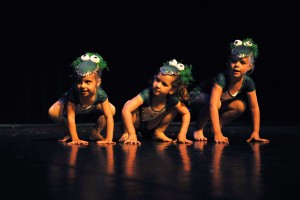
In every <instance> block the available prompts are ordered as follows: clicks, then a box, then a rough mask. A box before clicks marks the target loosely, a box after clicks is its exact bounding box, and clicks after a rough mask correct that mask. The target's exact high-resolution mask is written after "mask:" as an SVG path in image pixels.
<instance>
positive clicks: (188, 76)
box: [160, 59, 194, 86]
mask: <svg viewBox="0 0 300 200" xmlns="http://www.w3.org/2000/svg"><path fill="white" fill-rule="evenodd" d="M160 72H161V73H162V74H165V75H169V76H180V79H181V81H182V82H183V83H184V84H185V85H186V86H188V85H189V84H191V82H192V81H194V78H193V77H192V66H191V65H190V66H187V65H184V64H182V63H180V62H177V60H176V59H173V60H170V61H168V62H166V63H163V66H162V67H161V68H160Z"/></svg>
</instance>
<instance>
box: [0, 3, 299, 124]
mask: <svg viewBox="0 0 300 200" xmlns="http://www.w3.org/2000/svg"><path fill="white" fill-rule="evenodd" d="M220 3H221V2H219V3H217V2H214V1H210V2H199V1H195V2H194V3H191V2H187V1H185V2H180V3H174V2H172V3H170V4H167V3H162V2H160V3H154V2H153V1H151V2H150V1H149V2H148V1H140V3H138V2H136V3H130V2H127V1H124V2H123V3H120V2H110V3H108V2H106V3H103V2H101V1H95V2H89V1H82V2H81V3H75V2H72V3H71V2H70V3H66V2H64V3H62V2H61V3H50V1H48V2H40V3H28V2H27V3H16V2H8V4H10V5H7V7H2V12H1V14H0V15H1V21H2V23H1V26H2V27H1V35H2V36H1V41H2V43H1V52H2V56H1V57H2V58H1V61H2V62H1V77H2V81H1V82H2V84H1V91H2V92H1V107H2V109H1V110H2V111H1V116H0V117H1V118H0V123H1V124H16V123H23V124H24V123H25V124H26V123H28V124H43V123H52V122H51V121H50V120H49V119H48V116H47V111H48V108H49V107H50V106H51V105H52V104H53V103H54V102H55V101H56V100H57V99H58V98H59V97H60V95H61V94H62V93H63V92H65V91H66V89H67V88H68V87H69V85H70V81H71V80H70V78H69V71H68V70H69V69H68V66H69V64H70V63H71V62H72V61H73V60H74V59H75V58H76V57H78V56H80V55H81V54H83V53H85V52H86V51H89V52H98V53H100V54H101V55H102V56H103V57H104V59H105V60H106V61H107V63H108V67H109V68H110V70H109V71H105V72H104V73H103V77H102V87H103V89H104V90H105V91H106V92H107V93H108V96H109V99H110V101H111V102H112V103H113V104H114V105H115V106H116V107H117V115H116V117H115V120H116V121H119V116H120V110H121V108H122V106H123V104H124V103H125V102H126V101H127V100H128V99H130V98H132V97H134V96H135V95H137V94H138V92H139V91H140V90H142V89H143V88H145V87H146V86H147V84H148V80H149V79H151V78H152V76H153V74H154V72H155V71H156V70H157V69H158V67H160V66H161V64H162V63H163V62H165V61H167V60H170V59H173V58H176V59H177V60H180V61H182V62H183V63H187V64H192V66H193V75H194V77H195V80H196V82H195V83H198V82H199V81H201V80H202V79H203V78H205V77H207V76H210V75H213V74H215V73H217V72H219V71H221V70H223V69H225V63H226V59H227V55H228V47H229V42H231V41H234V40H235V39H243V38H245V37H251V38H253V39H254V41H255V42H256V43H258V46H259V56H258V59H257V62H256V69H255V71H254V73H253V75H251V76H252V78H253V79H254V80H255V82H256V86H257V93H258V100H259V103H260V109H261V117H262V121H269V120H277V121H283V120H284V121H296V122H297V121H299V108H298V107H299V106H298V88H296V86H298V81H297V80H299V77H298V70H299V53H300V50H299V49H300V46H299V32H300V31H299V24H300V22H299V20H298V19H299V17H298V14H297V13H298V10H297V7H296V6H294V5H291V4H289V3H287V2H278V3H276V4H274V2H273V1H272V3H271V2H268V1H259V2H251V1H246V2H245V3H243V2H241V1H239V2H231V1H224V2H223V3H222V4H223V5H220Z"/></svg>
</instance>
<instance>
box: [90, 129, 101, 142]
mask: <svg viewBox="0 0 300 200" xmlns="http://www.w3.org/2000/svg"><path fill="white" fill-rule="evenodd" d="M103 139H104V138H103V136H102V135H101V134H100V130H98V129H95V128H93V129H92V133H91V135H90V140H91V141H101V140H103Z"/></svg>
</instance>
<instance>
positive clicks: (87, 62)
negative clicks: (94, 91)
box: [71, 53, 108, 76]
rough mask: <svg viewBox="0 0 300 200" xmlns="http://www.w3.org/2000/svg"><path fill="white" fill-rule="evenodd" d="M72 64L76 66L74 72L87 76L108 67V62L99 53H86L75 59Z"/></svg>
mask: <svg viewBox="0 0 300 200" xmlns="http://www.w3.org/2000/svg"><path fill="white" fill-rule="evenodd" d="M71 66H72V67H73V68H74V72H75V73H76V74H77V75H79V76H87V75H90V74H92V73H94V72H96V71H97V70H99V68H100V69H104V68H107V67H106V62H105V61H104V60H103V58H102V57H101V56H100V55H99V54H97V53H86V54H84V55H82V56H81V57H79V58H77V59H76V60H75V61H73V62H72V64H71ZM107 69H108V68H107Z"/></svg>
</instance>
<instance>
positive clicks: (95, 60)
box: [90, 55, 100, 63]
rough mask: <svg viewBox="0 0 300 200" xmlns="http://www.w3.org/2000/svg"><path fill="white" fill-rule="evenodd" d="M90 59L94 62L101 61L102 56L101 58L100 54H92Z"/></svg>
mask: <svg viewBox="0 0 300 200" xmlns="http://www.w3.org/2000/svg"><path fill="white" fill-rule="evenodd" d="M90 60H91V61H92V62H94V63H99V62H100V58H99V57H98V56H96V55H92V56H91V57H90Z"/></svg>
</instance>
